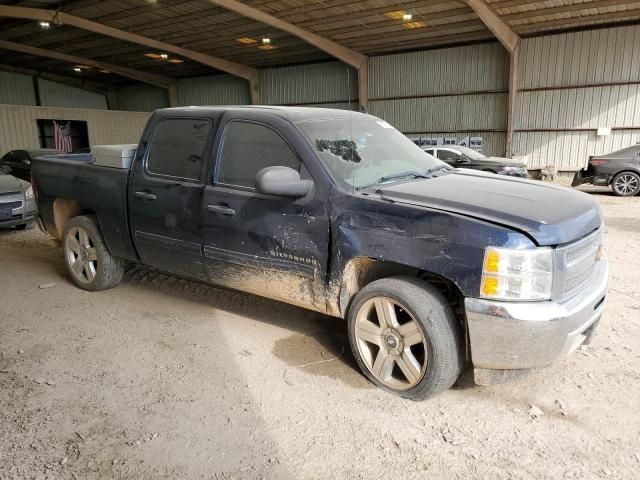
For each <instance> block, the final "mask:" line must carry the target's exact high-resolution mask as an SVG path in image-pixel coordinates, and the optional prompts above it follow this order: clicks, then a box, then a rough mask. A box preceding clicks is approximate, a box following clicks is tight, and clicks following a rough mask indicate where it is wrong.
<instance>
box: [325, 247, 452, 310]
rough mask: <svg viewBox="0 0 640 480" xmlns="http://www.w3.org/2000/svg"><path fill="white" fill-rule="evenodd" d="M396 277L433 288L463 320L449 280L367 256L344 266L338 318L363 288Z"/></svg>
mask: <svg viewBox="0 0 640 480" xmlns="http://www.w3.org/2000/svg"><path fill="white" fill-rule="evenodd" d="M396 275H403V276H409V277H415V278H419V279H421V280H423V281H424V282H426V283H428V284H430V285H432V286H434V287H436V288H437V289H438V290H439V291H440V292H441V293H442V294H443V295H444V296H445V297H446V298H447V300H449V304H450V305H451V307H452V308H453V309H454V312H455V313H456V316H457V317H458V318H461V319H464V297H463V295H462V292H461V291H460V289H459V288H458V286H457V285H456V284H455V283H453V282H452V281H451V280H449V279H447V278H445V277H442V276H441V275H438V274H435V273H432V272H429V271H426V270H422V269H419V268H415V267H410V266H407V265H403V264H400V263H395V262H388V261H384V260H378V259H375V258H370V257H357V258H354V259H351V260H350V261H349V262H348V263H347V265H346V266H345V269H344V272H343V275H342V285H341V288H340V292H339V298H338V302H339V309H340V312H342V315H343V316H345V315H346V313H347V312H348V310H349V306H350V305H351V302H352V300H353V298H354V297H355V296H356V294H357V293H358V292H359V291H360V290H362V289H363V288H364V287H365V286H366V285H368V284H370V283H371V282H374V281H376V280H380V279H381V278H386V277H392V276H396Z"/></svg>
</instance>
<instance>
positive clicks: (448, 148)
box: [422, 145, 529, 178]
mask: <svg viewBox="0 0 640 480" xmlns="http://www.w3.org/2000/svg"><path fill="white" fill-rule="evenodd" d="M422 148H423V150H424V151H425V152H427V153H429V154H431V155H433V156H434V157H438V158H439V159H440V160H442V161H443V162H447V163H448V164H449V165H451V166H452V167H456V168H470V169H472V170H481V171H483V172H491V173H498V174H500V175H507V176H510V177H520V178H528V177H529V172H527V167H526V165H525V164H524V162H520V161H516V160H512V159H509V158H502V157H487V156H485V155H483V154H481V153H480V152H476V151H475V150H473V149H471V148H469V147H463V146H462V145H438V146H436V147H422Z"/></svg>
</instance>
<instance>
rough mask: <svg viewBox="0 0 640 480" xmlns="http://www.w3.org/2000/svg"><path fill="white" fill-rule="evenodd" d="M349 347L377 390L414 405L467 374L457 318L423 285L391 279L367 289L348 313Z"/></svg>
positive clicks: (433, 292) (442, 300) (437, 294)
mask: <svg viewBox="0 0 640 480" xmlns="http://www.w3.org/2000/svg"><path fill="white" fill-rule="evenodd" d="M349 341H350V343H351V349H352V351H353V355H354V357H355V358H356V361H357V362H358V365H359V367H360V368H361V369H362V371H363V372H364V374H365V375H366V376H367V377H368V378H369V379H370V380H371V381H372V382H373V383H374V384H376V385H377V386H379V387H380V388H382V389H384V390H386V391H388V392H391V393H394V394H396V395H399V396H401V397H404V398H409V399H412V400H422V399H425V398H428V397H430V396H433V395H435V394H437V393H440V392H442V391H444V390H447V389H448V388H449V387H450V386H451V385H453V383H454V382H455V381H456V379H457V378H458V376H459V374H460V370H461V368H462V357H461V350H460V346H459V338H458V328H457V323H456V319H455V316H454V314H453V312H452V311H451V308H450V307H449V304H448V302H447V300H446V299H445V298H444V297H443V296H442V294H440V292H438V291H437V290H436V289H434V288H433V287H431V286H430V285H428V284H426V283H424V282H422V281H420V280H419V279H414V278H410V277H391V278H386V279H382V280H377V281H375V282H372V283H371V284H369V285H367V286H366V287H365V288H363V289H362V290H361V291H360V292H359V293H358V294H357V295H356V298H355V299H354V301H353V305H352V307H351V308H350V310H349Z"/></svg>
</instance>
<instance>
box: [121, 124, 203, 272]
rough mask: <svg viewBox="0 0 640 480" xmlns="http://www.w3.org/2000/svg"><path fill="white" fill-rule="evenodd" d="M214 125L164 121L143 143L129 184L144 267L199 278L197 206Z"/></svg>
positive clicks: (152, 128)
mask: <svg viewBox="0 0 640 480" xmlns="http://www.w3.org/2000/svg"><path fill="white" fill-rule="evenodd" d="M213 128H214V125H213V120H212V119H210V118H204V117H197V116H194V117H164V118H162V117H161V118H160V119H159V120H158V121H157V122H156V124H155V125H152V126H150V131H149V132H145V135H149V138H147V139H143V144H142V145H143V147H144V145H145V143H148V145H147V146H146V148H139V149H138V154H137V155H140V157H139V158H136V162H135V163H134V167H133V170H132V176H131V180H130V182H129V218H130V223H131V231H132V234H133V237H134V240H135V245H136V249H137V251H138V255H139V257H140V259H141V260H142V262H143V263H144V264H146V265H151V266H154V267H158V268H162V269H163V270H167V271H170V272H172V273H175V274H178V275H183V276H186V277H191V278H202V275H203V268H202V237H201V230H200V206H201V204H202V203H201V202H202V192H203V189H204V183H203V181H202V178H203V173H204V172H203V168H204V165H205V163H206V161H205V159H206V158H208V156H209V155H210V149H211V144H212V137H213V133H212V132H213Z"/></svg>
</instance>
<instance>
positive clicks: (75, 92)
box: [38, 78, 108, 110]
mask: <svg viewBox="0 0 640 480" xmlns="http://www.w3.org/2000/svg"><path fill="white" fill-rule="evenodd" d="M38 89H39V90H40V103H41V105H42V106H43V107H63V108H93V109H96V110H107V108H108V106H107V98H106V97H105V96H104V95H101V94H99V93H94V92H88V91H86V90H81V89H79V88H75V87H70V86H69V85H63V84H61V83H56V82H52V81H50V80H44V79H42V78H40V79H38Z"/></svg>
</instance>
